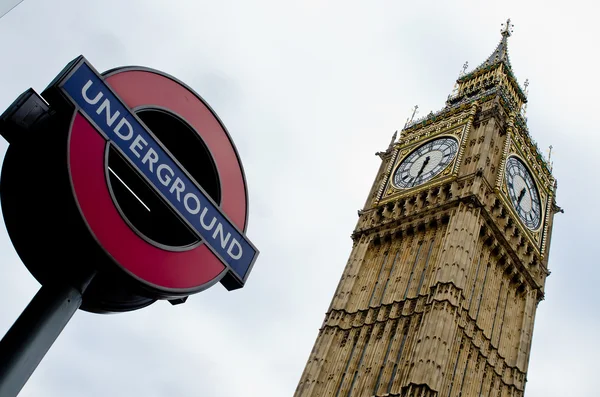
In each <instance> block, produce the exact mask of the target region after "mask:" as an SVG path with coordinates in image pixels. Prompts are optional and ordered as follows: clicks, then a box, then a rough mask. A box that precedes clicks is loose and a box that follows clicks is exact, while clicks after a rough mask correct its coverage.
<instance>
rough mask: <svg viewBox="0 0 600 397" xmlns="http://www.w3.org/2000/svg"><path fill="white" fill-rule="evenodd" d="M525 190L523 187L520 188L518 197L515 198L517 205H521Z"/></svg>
mask: <svg viewBox="0 0 600 397" xmlns="http://www.w3.org/2000/svg"><path fill="white" fill-rule="evenodd" d="M526 192H527V190H526V189H525V188H523V189H521V192H520V193H519V197H518V198H517V205H521V200H523V197H525V193H526Z"/></svg>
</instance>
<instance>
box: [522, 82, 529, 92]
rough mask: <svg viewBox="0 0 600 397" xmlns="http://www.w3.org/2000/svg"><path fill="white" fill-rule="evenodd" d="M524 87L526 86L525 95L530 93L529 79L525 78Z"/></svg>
mask: <svg viewBox="0 0 600 397" xmlns="http://www.w3.org/2000/svg"><path fill="white" fill-rule="evenodd" d="M523 87H524V88H525V90H524V91H525V92H524V94H525V96H527V95H529V79H525V82H524V83H523Z"/></svg>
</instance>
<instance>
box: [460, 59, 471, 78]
mask: <svg viewBox="0 0 600 397" xmlns="http://www.w3.org/2000/svg"><path fill="white" fill-rule="evenodd" d="M468 67H469V61H466V62H465V64H464V65H463V66H462V69H461V70H460V72H459V73H458V77H461V76H464V75H465V74H466V73H467V68H468Z"/></svg>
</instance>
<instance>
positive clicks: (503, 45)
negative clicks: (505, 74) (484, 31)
mask: <svg viewBox="0 0 600 397" xmlns="http://www.w3.org/2000/svg"><path fill="white" fill-rule="evenodd" d="M513 28H514V25H513V24H512V23H511V22H510V18H508V19H507V20H506V22H505V23H503V24H502V29H501V30H500V34H501V35H502V38H501V39H500V42H499V43H498V45H497V46H496V49H495V50H494V52H492V54H491V55H490V56H489V57H488V59H486V60H485V62H483V63H482V64H481V65H479V66H478V67H477V68H475V70H477V69H481V68H484V67H486V66H489V65H494V64H496V63H500V62H503V61H504V62H505V63H506V66H508V67H509V68H511V65H510V59H509V58H508V38H509V37H510V36H511V35H512V32H513Z"/></svg>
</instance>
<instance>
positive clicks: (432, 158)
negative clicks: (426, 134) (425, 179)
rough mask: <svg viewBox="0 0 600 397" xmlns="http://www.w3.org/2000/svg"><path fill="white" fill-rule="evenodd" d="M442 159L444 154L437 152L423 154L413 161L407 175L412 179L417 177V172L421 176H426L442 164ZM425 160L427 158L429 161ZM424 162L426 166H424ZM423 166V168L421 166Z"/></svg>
mask: <svg viewBox="0 0 600 397" xmlns="http://www.w3.org/2000/svg"><path fill="white" fill-rule="evenodd" d="M443 157H444V153H442V152H441V151H439V150H432V151H431V152H427V154H424V155H422V156H420V157H419V158H417V159H416V160H415V162H414V163H413V164H412V165H411V167H410V169H409V171H408V173H409V174H410V176H411V177H413V178H416V177H417V176H419V171H420V172H421V174H426V173H428V172H429V171H431V170H433V169H434V168H435V167H437V166H438V165H439V164H440V163H441V162H442V158H443ZM427 158H429V161H427ZM426 161H427V164H425V162H426ZM424 164H425V166H423V165H424ZM421 169H422V170H421Z"/></svg>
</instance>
